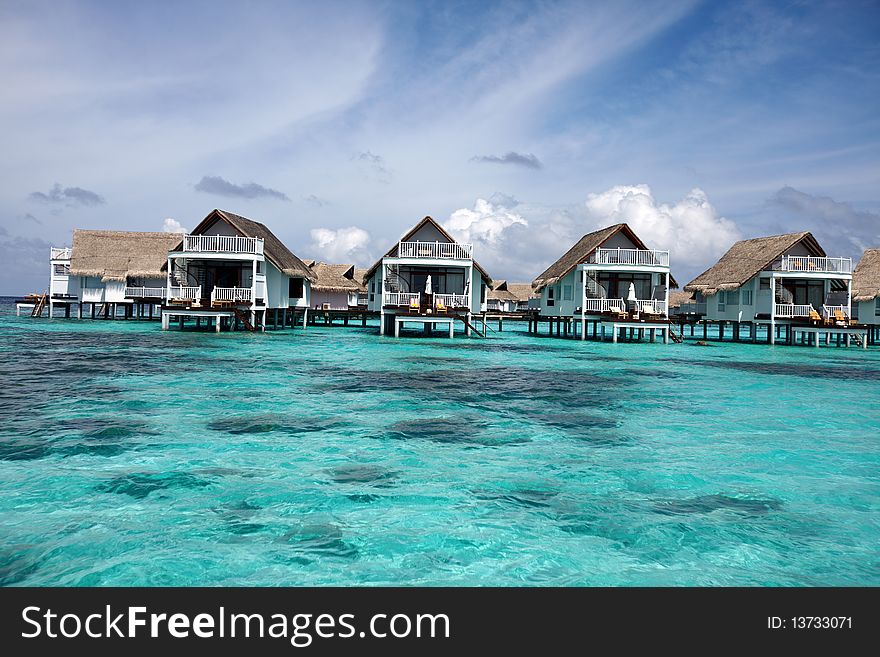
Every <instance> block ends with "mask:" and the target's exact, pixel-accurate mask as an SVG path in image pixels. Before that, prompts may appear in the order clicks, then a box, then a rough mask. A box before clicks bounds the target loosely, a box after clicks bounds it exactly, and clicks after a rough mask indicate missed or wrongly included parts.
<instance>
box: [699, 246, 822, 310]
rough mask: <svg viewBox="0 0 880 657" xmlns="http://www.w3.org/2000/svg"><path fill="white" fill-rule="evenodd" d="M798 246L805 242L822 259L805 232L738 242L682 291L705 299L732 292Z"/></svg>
mask: <svg viewBox="0 0 880 657" xmlns="http://www.w3.org/2000/svg"><path fill="white" fill-rule="evenodd" d="M800 242H805V243H806V246H807V248H808V249H810V250H811V251H812V252H813V253H815V255H817V256H824V255H825V251H824V250H823V249H822V247H821V246H820V245H819V243H818V242H817V241H816V238H814V237H813V235H812V234H811V233H810V232H809V231H802V232H799V233H786V234H785V235H770V236H768V237H754V238H752V239H748V240H740V241H739V242H737V243H736V244H734V245H733V246H731V247H730V249H729V250H728V251H727V253H725V254H724V255H723V256H721V259H720V260H718V262H716V263H715V264H714V265H712V266H711V267H709V269H707V270H706V271H704V272H703V273H702V274H700V275H699V276H697V277H696V278H695V279H694V280H692V281H691V282H690V283H688V284H687V285H685V286H684V289H685V290H686V291H688V292H701V293H702V294H704V295H706V296H712V295H714V294H715V293H716V292H719V291H723V290H735V289H737V288H739V287H741V286H742V285H743V284H744V283H746V282H747V281H749V280H750V279H751V278H753V277H754V276H755V275H756V274H758V273H759V272H762V271H765V270H767V269H768V268H769V267H770V266H771V265H772V264H773V262H774V261H775V260H777V259H779V258H780V257H782V255H783V254H784V253H785V252H786V251H788V250H789V249H791V248H792V247H794V246H795V245H797V244H798V243H800Z"/></svg>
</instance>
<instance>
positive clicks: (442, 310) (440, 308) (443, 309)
mask: <svg viewBox="0 0 880 657" xmlns="http://www.w3.org/2000/svg"><path fill="white" fill-rule="evenodd" d="M435 305H436V307H437V314H438V315H439V314H440V313H443V314H444V315H445V314H446V304H445V303H443V302H442V301H440V299H437V303H436V304H435Z"/></svg>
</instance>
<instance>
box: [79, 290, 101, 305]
mask: <svg viewBox="0 0 880 657" xmlns="http://www.w3.org/2000/svg"><path fill="white" fill-rule="evenodd" d="M80 293H81V294H82V300H83V301H84V302H86V303H101V302H102V301H104V288H103V287H84V288H82V290H80Z"/></svg>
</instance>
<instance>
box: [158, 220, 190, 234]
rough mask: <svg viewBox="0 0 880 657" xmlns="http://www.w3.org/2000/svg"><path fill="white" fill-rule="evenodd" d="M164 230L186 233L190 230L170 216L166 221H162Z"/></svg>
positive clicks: (164, 231)
mask: <svg viewBox="0 0 880 657" xmlns="http://www.w3.org/2000/svg"><path fill="white" fill-rule="evenodd" d="M162 232H163V233H186V232H188V231H187V229H186V228H184V227H183V226H181V225H180V222H179V221H177V219H172V218H171V217H168V218H167V219H165V221H163V222H162Z"/></svg>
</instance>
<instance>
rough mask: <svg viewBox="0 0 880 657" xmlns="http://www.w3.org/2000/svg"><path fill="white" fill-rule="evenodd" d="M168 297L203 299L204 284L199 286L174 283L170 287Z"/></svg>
mask: <svg viewBox="0 0 880 657" xmlns="http://www.w3.org/2000/svg"><path fill="white" fill-rule="evenodd" d="M168 298H169V299H194V300H197V299H201V298H202V286H201V285H199V286H198V287H187V286H184V285H172V286H171V287H170V288H169V289H168Z"/></svg>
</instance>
